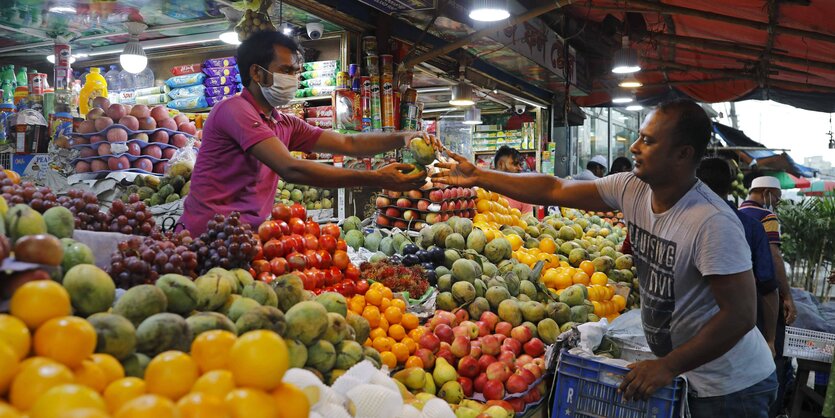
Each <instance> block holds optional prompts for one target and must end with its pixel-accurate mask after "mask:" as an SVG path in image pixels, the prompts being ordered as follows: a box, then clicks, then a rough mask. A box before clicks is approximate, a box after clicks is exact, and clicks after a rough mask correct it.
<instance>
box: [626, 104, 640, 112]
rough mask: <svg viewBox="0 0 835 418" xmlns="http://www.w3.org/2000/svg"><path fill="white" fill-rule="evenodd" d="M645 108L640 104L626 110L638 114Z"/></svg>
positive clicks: (630, 106) (627, 107)
mask: <svg viewBox="0 0 835 418" xmlns="http://www.w3.org/2000/svg"><path fill="white" fill-rule="evenodd" d="M643 108H644V107H643V106H641V105H639V104H633V105H629V106H626V110H630V111H633V112H637V111H639V110H641V109H643Z"/></svg>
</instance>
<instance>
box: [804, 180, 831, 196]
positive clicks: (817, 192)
mask: <svg viewBox="0 0 835 418" xmlns="http://www.w3.org/2000/svg"><path fill="white" fill-rule="evenodd" d="M833 191H835V181H831V180H820V179H816V180H815V181H813V182H811V184H810V185H809V187H808V188H805V189H803V194H805V195H807V196H823V195H824V194H830V193H832V192H833Z"/></svg>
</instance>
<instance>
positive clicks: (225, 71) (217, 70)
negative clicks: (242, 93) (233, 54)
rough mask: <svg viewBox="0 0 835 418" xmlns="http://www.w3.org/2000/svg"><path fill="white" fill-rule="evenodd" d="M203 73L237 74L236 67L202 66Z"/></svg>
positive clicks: (224, 75) (216, 75)
mask: <svg viewBox="0 0 835 418" xmlns="http://www.w3.org/2000/svg"><path fill="white" fill-rule="evenodd" d="M203 73H205V74H206V75H207V76H209V77H233V76H236V75H238V67H237V66H232V67H213V68H205V67H204V68H203Z"/></svg>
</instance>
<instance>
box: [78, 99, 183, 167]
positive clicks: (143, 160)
mask: <svg viewBox="0 0 835 418" xmlns="http://www.w3.org/2000/svg"><path fill="white" fill-rule="evenodd" d="M97 105H98V106H100V107H94V108H93V109H91V110H90V111H89V112H88V113H87V115H86V120H85V121H83V122H81V123H80V124H79V126H78V132H74V133H73V134H72V140H71V144H72V145H71V147H72V148H73V149H75V150H78V151H79V155H78V158H76V159H75V160H74V161H73V164H74V165H75V172H76V173H109V172H113V171H130V172H139V173H144V174H157V175H161V174H163V173H164V172H165V164H166V162H167V161H168V160H169V159H171V158H172V157H173V156H174V154H175V153H176V152H177V150H178V149H180V148H183V147H186V146H187V145H189V143H190V142H192V143H193V141H194V138H195V137H196V136H197V134H198V132H197V128H195V126H194V124H193V123H192V122H191V121H189V119H188V117H187V116H186V115H183V114H177V115H175V116H173V117H171V115H170V114H169V112H168V109H167V108H166V107H165V106H162V105H159V106H154V107H152V108H148V106H145V105H134V106H131V105H122V104H118V103H117V104H110V103H109V102H107V100H106V99H105V100H103V102H99V103H98V104H97Z"/></svg>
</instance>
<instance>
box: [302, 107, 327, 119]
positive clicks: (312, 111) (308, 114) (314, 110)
mask: <svg viewBox="0 0 835 418" xmlns="http://www.w3.org/2000/svg"><path fill="white" fill-rule="evenodd" d="M304 117H305V118H331V117H333V106H312V107H306V108H304Z"/></svg>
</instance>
